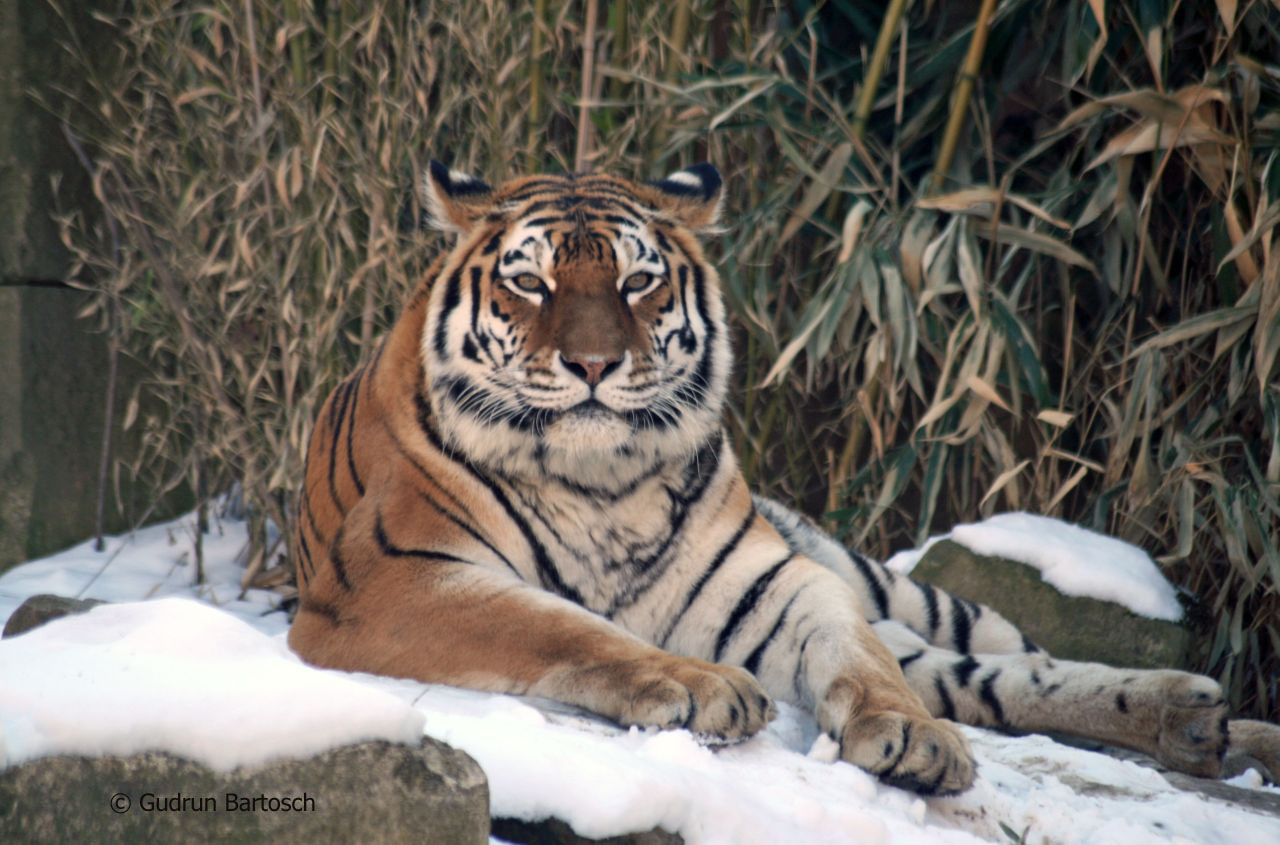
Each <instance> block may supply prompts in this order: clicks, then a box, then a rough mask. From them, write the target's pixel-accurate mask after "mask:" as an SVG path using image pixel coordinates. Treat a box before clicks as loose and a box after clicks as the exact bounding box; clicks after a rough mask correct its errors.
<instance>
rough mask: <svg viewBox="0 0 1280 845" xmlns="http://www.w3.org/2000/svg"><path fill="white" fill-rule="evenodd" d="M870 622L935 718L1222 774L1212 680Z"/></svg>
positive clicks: (1223, 717) (1218, 707)
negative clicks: (962, 649) (1004, 648)
mask: <svg viewBox="0 0 1280 845" xmlns="http://www.w3.org/2000/svg"><path fill="white" fill-rule="evenodd" d="M873 628H874V630H875V632H876V635H877V636H878V637H879V638H880V640H881V641H882V642H884V643H885V645H886V646H888V647H889V650H890V652H891V653H892V654H893V656H894V657H895V658H897V660H898V665H900V666H901V667H902V670H903V674H905V675H906V677H907V683H908V684H909V685H910V686H911V688H912V690H914V691H915V692H916V694H917V695H919V696H920V697H921V699H923V701H924V703H925V706H926V707H927V708H928V709H929V712H930V713H932V714H933V715H935V716H941V717H943V718H947V719H952V720H955V721H959V722H964V723H965V724H969V725H978V726H982V727H994V728H999V729H1004V730H1010V731H1015V732H1039V731H1053V732H1059V733H1064V734H1071V735H1075V736H1081V737H1087V738H1089V739H1096V740H1101V741H1103V742H1108V743H1112V744H1115V745H1121V746H1124V747H1127V748H1133V749H1136V750H1138V751H1142V752H1145V753H1147V754H1150V755H1151V756H1152V757H1155V758H1156V759H1157V760H1158V761H1160V762H1161V763H1162V764H1164V765H1166V766H1168V767H1170V768H1172V769H1176V770H1178V771H1183V772H1188V773H1190V774H1194V775H1199V776H1201V777H1216V776H1218V773H1219V771H1220V768H1221V763H1222V757H1223V754H1224V752H1225V751H1226V748H1227V735H1228V723H1227V710H1226V702H1225V701H1224V700H1223V697H1222V691H1221V689H1220V688H1219V686H1218V684H1217V683H1216V682H1214V681H1213V680H1211V679H1209V678H1206V677H1203V676H1200V675H1193V674H1190V673H1188V672H1179V671H1174V670H1164V669H1158V670H1151V669H1147V670H1142V669H1116V668H1113V667H1111V666H1106V665H1103V664H1100V663H1079V662H1075V661H1070V660H1055V659H1053V658H1051V657H1050V656H1049V655H1048V654H1046V653H1045V652H1043V651H1040V652H1036V653H1014V654H981V653H974V654H961V653H959V652H956V651H951V650H948V649H944V648H939V647H937V646H934V645H931V644H930V643H928V642H926V641H925V639H924V638H922V637H921V636H919V635H918V634H916V633H915V632H914V631H913V630H911V629H910V628H908V627H907V626H905V625H903V624H901V623H899V622H893V621H884V622H878V623H876V624H875V625H874V626H873Z"/></svg>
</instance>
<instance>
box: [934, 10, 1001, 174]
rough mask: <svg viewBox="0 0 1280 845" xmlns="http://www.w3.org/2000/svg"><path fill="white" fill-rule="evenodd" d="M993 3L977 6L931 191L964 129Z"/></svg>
mask: <svg viewBox="0 0 1280 845" xmlns="http://www.w3.org/2000/svg"><path fill="white" fill-rule="evenodd" d="M995 6H996V0H982V6H981V7H980V8H979V9H978V19H977V21H976V22H975V23H974V25H973V38H971V39H970V40H969V52H968V53H967V54H965V57H964V65H963V67H962V68H961V70H960V78H959V79H958V80H956V93H955V98H954V99H953V100H952V101H951V114H950V115H949V116H948V117H947V128H946V130H945V131H944V132H943V134H942V149H941V150H939V152H938V160H937V162H935V164H934V168H933V180H932V182H931V183H930V188H929V189H930V191H931V192H933V193H935V194H936V193H938V192H939V191H941V189H942V180H943V179H944V178H945V177H946V175H947V171H948V170H949V169H950V168H951V159H952V157H953V156H955V153H956V145H957V144H958V143H959V142H960V130H961V129H963V128H964V117H965V113H966V112H967V111H968V110H969V97H970V96H971V95H972V94H973V82H974V80H975V79H977V77H978V65H980V64H982V53H983V51H984V50H986V47H987V32H988V30H989V29H990V27H991V13H992V12H993V11H994V10H995Z"/></svg>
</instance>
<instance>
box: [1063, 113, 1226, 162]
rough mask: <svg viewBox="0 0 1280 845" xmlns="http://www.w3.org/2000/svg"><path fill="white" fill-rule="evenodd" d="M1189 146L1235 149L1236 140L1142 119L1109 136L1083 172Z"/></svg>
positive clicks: (1208, 130) (1200, 129) (1203, 128)
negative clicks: (1126, 158) (1127, 158)
mask: <svg viewBox="0 0 1280 845" xmlns="http://www.w3.org/2000/svg"><path fill="white" fill-rule="evenodd" d="M1192 144H1222V145H1224V146H1235V144H1236V140H1235V139H1234V138H1232V137H1231V136H1230V135H1224V134H1222V133H1221V132H1219V131H1217V130H1216V129H1211V128H1209V127H1207V126H1201V125H1196V124H1193V123H1188V124H1186V125H1185V126H1180V125H1178V124H1176V123H1175V124H1171V123H1158V122H1156V121H1153V120H1144V121H1142V122H1140V123H1138V124H1135V125H1134V126H1131V127H1129V128H1128V129H1126V130H1124V131H1123V132H1121V133H1120V134H1118V135H1116V136H1115V137H1113V138H1112V139H1111V140H1110V141H1108V142H1107V145H1106V146H1105V147H1103V149H1102V152H1100V153H1098V155H1097V156H1096V157H1095V158H1094V159H1093V161H1091V162H1089V164H1088V165H1087V166H1086V167H1085V171H1086V172H1088V171H1090V170H1093V169H1094V168H1095V167H1098V166H1099V165H1102V164H1106V163H1107V162H1108V161H1111V160H1112V159H1113V158H1118V157H1120V156H1131V155H1137V154H1138V153H1149V152H1151V151H1152V150H1155V149H1161V150H1166V149H1168V148H1170V147H1186V146H1191V145H1192Z"/></svg>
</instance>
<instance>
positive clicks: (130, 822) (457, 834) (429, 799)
mask: <svg viewBox="0 0 1280 845" xmlns="http://www.w3.org/2000/svg"><path fill="white" fill-rule="evenodd" d="M0 831H3V832H4V835H3V837H2V838H3V839H4V840H5V841H7V842H100V843H133V842H151V841H160V842H214V841H218V842H223V841H231V842H249V841H253V842H259V841H271V842H273V843H291V842H297V843H308V845H309V843H315V842H361V843H375V842H430V843H437V842H438V843H449V844H450V845H452V843H468V842H476V843H484V842H488V838H489V787H488V781H487V780H486V779H485V776H484V772H483V771H481V769H480V767H479V766H478V765H477V764H476V762H475V761H474V760H472V759H471V758H470V757H469V756H467V755H466V754H464V753H463V752H461V751H457V750H455V749H453V748H450V747H449V746H447V745H444V744H443V743H440V742H437V741H435V740H433V739H430V738H424V739H423V742H422V744H421V746H420V747H411V746H405V745H396V744H393V743H389V742H385V741H373V742H364V743H360V744H358V745H348V746H344V747H342V748H337V749H334V750H332V751H329V752H326V753H324V754H319V755H316V756H315V757H312V758H309V759H301V760H280V761H277V762H275V763H272V764H268V765H265V766H259V767H253V768H243V769H237V770H235V771H233V772H230V773H220V772H215V771H213V770H212V769H209V768H208V767H206V766H204V765H201V764H199V763H195V762H192V761H190V760H186V759H183V758H180V757H175V756H173V755H171V754H165V753H161V752H147V753H143V754H135V755H133V756H131V757H78V756H59V757H46V758H42V759H38V760H32V761H29V762H27V763H24V764H22V765H19V766H14V767H11V768H9V769H6V770H3V771H0Z"/></svg>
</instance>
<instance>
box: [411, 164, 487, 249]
mask: <svg viewBox="0 0 1280 845" xmlns="http://www.w3.org/2000/svg"><path fill="white" fill-rule="evenodd" d="M493 199H494V197H493V188H491V187H489V185H488V184H487V183H485V182H482V181H480V180H479V179H476V178H475V177H472V176H468V175H467V174H465V173H462V172H460V171H457V170H450V169H449V168H447V167H445V166H444V165H443V164H441V163H440V162H438V161H436V160H435V159H432V160H431V164H429V165H427V172H426V174H425V175H424V176H423V179H422V203H423V205H425V206H426V208H427V214H428V216H429V219H430V223H431V225H432V226H433V227H435V228H436V229H440V230H441V231H445V232H458V233H461V232H465V231H467V230H468V229H470V228H471V227H472V226H473V225H475V223H476V221H477V220H479V219H480V218H481V217H482V216H484V213H485V212H486V211H488V210H489V209H490V208H492V206H493Z"/></svg>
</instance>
